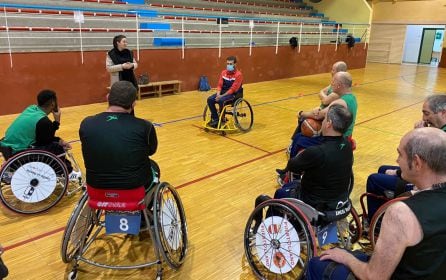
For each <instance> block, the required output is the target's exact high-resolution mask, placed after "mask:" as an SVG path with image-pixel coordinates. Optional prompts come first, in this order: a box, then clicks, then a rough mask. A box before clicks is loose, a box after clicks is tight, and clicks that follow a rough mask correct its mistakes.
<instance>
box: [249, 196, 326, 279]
mask: <svg viewBox="0 0 446 280" xmlns="http://www.w3.org/2000/svg"><path fill="white" fill-rule="evenodd" d="M259 216H260V220H261V223H260V224H259V223H257V224H256V221H255V220H256V219H257V220H258V221H259V219H258V218H259ZM313 236H314V232H313V229H312V226H311V225H310V223H309V221H308V219H307V218H306V217H305V215H304V214H303V213H302V212H301V211H300V209H298V208H297V207H295V206H294V205H293V204H292V203H291V202H288V201H285V200H276V199H272V200H268V201H266V202H263V203H262V204H260V205H259V206H257V207H256V208H255V209H254V211H253V212H252V213H251V215H250V217H249V219H248V221H247V224H246V227H245V234H244V247H245V255H246V258H247V260H248V263H249V265H250V266H251V268H252V270H253V272H254V274H255V275H256V276H257V277H258V278H260V279H277V278H279V279H301V278H302V277H303V275H304V273H305V269H306V266H307V264H308V261H309V260H310V258H311V257H313V256H314V254H315V253H316V252H317V251H316V250H317V249H316V246H315V241H314V239H313V238H314V237H313Z"/></svg>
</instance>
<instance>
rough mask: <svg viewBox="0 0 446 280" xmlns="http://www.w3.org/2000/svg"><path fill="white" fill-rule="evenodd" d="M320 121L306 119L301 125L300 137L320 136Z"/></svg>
mask: <svg viewBox="0 0 446 280" xmlns="http://www.w3.org/2000/svg"><path fill="white" fill-rule="evenodd" d="M321 128H322V121H318V120H315V119H311V118H307V119H305V120H304V121H303V122H302V124H301V130H302V135H304V136H307V137H315V136H319V135H320V134H321Z"/></svg>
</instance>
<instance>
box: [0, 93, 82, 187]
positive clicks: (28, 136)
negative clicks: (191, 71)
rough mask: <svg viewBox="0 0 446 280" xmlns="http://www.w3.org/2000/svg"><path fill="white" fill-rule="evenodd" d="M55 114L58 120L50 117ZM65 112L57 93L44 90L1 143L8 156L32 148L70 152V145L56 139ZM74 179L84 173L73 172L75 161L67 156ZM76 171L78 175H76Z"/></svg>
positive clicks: (7, 131) (8, 131) (6, 156)
mask: <svg viewBox="0 0 446 280" xmlns="http://www.w3.org/2000/svg"><path fill="white" fill-rule="evenodd" d="M50 113H51V114H52V115H53V118H54V121H51V120H50V119H49V118H48V115H49V114H50ZM60 117H61V111H60V109H59V107H58V105H57V96H56V93H55V92H54V91H52V90H48V89H45V90H42V91H41V92H39V94H38V95H37V105H30V106H28V107H27V108H26V109H25V110H24V111H23V112H22V113H21V114H20V115H19V116H18V117H17V118H16V119H15V120H14V121H13V123H12V124H11V125H10V126H9V127H8V129H7V130H6V133H5V137H4V138H3V139H2V140H1V141H0V146H1V147H2V150H3V151H8V150H9V152H10V154H9V155H8V152H5V153H4V157H5V158H8V157H9V156H11V155H13V154H16V153H18V152H21V151H24V150H26V149H29V148H37V149H42V150H46V151H48V152H51V153H53V154H55V155H60V154H63V153H64V152H65V150H67V149H70V148H71V146H70V144H69V143H67V142H65V141H63V140H62V139H60V138H59V137H56V136H55V133H56V130H58V129H59V126H60ZM62 159H63V160H64V162H65V164H66V166H67V169H68V172H70V179H72V180H77V177H78V176H80V172H75V171H73V168H72V165H71V162H70V161H69V160H67V159H65V158H64V157H62ZM73 172H74V173H73Z"/></svg>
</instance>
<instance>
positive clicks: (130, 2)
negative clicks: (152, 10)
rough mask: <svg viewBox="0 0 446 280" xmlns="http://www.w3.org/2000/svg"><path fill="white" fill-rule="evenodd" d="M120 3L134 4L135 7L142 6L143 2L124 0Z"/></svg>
mask: <svg viewBox="0 0 446 280" xmlns="http://www.w3.org/2000/svg"><path fill="white" fill-rule="evenodd" d="M122 2H127V3H129V4H136V5H144V4H145V3H144V0H125V1H122Z"/></svg>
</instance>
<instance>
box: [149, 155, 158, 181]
mask: <svg viewBox="0 0 446 280" xmlns="http://www.w3.org/2000/svg"><path fill="white" fill-rule="evenodd" d="M150 165H151V167H152V174H153V176H156V177H157V178H158V182H159V181H160V180H161V169H160V166H159V165H158V163H157V162H156V161H154V160H153V159H150Z"/></svg>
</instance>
